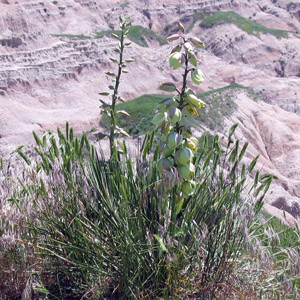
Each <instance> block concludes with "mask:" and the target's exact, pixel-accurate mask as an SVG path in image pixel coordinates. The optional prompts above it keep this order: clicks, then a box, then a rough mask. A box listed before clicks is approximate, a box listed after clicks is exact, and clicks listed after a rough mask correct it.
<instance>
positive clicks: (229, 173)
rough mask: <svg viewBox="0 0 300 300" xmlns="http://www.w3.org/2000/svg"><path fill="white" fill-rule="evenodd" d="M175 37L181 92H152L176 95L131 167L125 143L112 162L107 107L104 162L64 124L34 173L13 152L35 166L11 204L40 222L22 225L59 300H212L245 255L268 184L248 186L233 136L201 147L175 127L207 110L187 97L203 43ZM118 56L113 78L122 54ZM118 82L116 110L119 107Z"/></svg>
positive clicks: (45, 141)
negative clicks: (46, 264) (50, 272)
mask: <svg viewBox="0 0 300 300" xmlns="http://www.w3.org/2000/svg"><path fill="white" fill-rule="evenodd" d="M179 28H180V30H181V32H182V34H180V35H173V36H171V37H169V40H178V41H179V44H178V45H177V46H176V47H175V48H174V50H173V51H172V53H171V55H170V57H169V63H170V65H171V67H173V68H175V69H177V68H180V67H182V69H183V81H182V86H181V87H180V88H178V87H177V86H176V85H175V84H174V83H165V84H162V85H161V87H160V89H161V90H164V91H167V92H172V93H173V92H174V93H176V95H174V97H170V98H168V99H166V100H164V101H162V103H161V107H160V111H159V112H158V113H157V115H156V116H155V117H154V119H153V123H154V124H155V125H156V127H157V131H160V133H159V134H160V142H159V144H158V145H155V142H154V141H155V131H154V132H152V133H149V134H147V135H146V137H145V139H144V142H143V145H142V148H141V155H140V156H139V157H137V158H135V159H134V160H133V159H132V158H131V157H130V155H129V153H128V151H127V148H126V144H125V143H124V142H123V143H119V146H120V147H121V148H122V152H123V154H124V155H122V156H120V155H118V154H117V150H116V146H115V141H114V139H115V138H114V136H115V132H116V130H118V128H117V127H115V125H114V124H115V123H114V120H115V119H114V118H115V113H116V112H115V110H114V108H113V106H110V107H108V111H109V112H110V116H111V118H112V127H111V133H110V134H111V135H110V137H109V138H110V146H111V153H110V154H111V157H110V158H111V159H108V160H106V159H105V155H104V154H103V153H102V154H101V152H100V154H97V153H96V151H95V149H94V147H92V146H91V145H90V143H89V141H88V139H87V136H86V135H85V134H83V135H82V136H81V137H79V138H78V137H75V136H74V134H73V130H72V129H71V128H69V127H68V125H67V128H66V132H65V133H63V132H61V131H60V130H58V133H57V136H55V135H54V134H52V133H51V132H48V133H45V134H44V136H43V138H42V139H40V138H39V137H38V136H37V135H35V139H36V143H37V147H35V152H36V154H37V157H36V158H34V159H33V165H31V164H32V159H30V158H29V157H28V156H27V155H26V154H25V153H23V152H22V149H20V148H19V149H18V150H17V152H18V153H19V154H20V155H21V156H22V157H23V158H24V160H25V161H26V163H28V164H29V165H31V169H30V173H29V174H30V176H31V177H30V178H32V181H31V182H26V184H25V183H24V182H23V181H22V180H20V183H21V187H22V189H21V191H20V192H18V194H16V195H15V202H16V203H22V201H23V200H22V199H24V198H26V199H28V198H29V199H31V200H32V202H33V203H34V207H35V213H36V216H38V217H36V218H34V219H31V220H29V229H30V230H29V231H28V234H27V236H26V240H27V242H28V244H30V245H32V246H33V247H34V248H35V249H39V251H41V252H42V253H43V254H44V255H47V256H48V257H51V258H53V259H57V261H59V262H60V264H58V263H56V264H53V267H55V268H58V270H56V271H57V272H56V273H55V272H54V273H55V274H60V276H57V278H58V279H59V280H56V281H55V282H54V283H53V282H52V287H51V284H49V281H48V282H47V283H48V285H46V286H45V281H44V282H43V283H44V285H43V286H45V287H44V290H48V292H49V293H50V292H51V293H55V290H56V291H58V292H57V294H55V296H56V297H58V298H62V299H63V298H66V297H73V299H75V298H76V297H77V296H80V297H82V296H84V297H86V298H91V299H95V298H100V297H102V298H105V297H106V298H111V299H159V298H160V297H161V298H165V299H168V298H175V297H179V298H188V297H193V298H201V297H202V298H203V299H213V297H214V295H215V294H216V291H217V290H218V289H220V288H221V287H222V283H223V282H224V279H225V278H226V277H227V276H228V274H230V273H231V270H232V269H233V267H234V265H235V262H236V257H238V256H239V255H240V253H241V252H242V250H243V247H244V243H245V240H246V234H245V233H246V232H247V230H245V228H247V227H248V226H250V224H251V222H252V221H253V218H254V216H255V215H256V214H257V212H258V211H259V210H260V208H261V206H262V200H263V197H264V195H265V193H266V191H267V189H268V187H269V186H270V183H271V180H272V175H263V176H261V175H260V173H259V172H257V173H256V174H255V176H254V180H251V179H250V178H249V174H251V173H252V172H253V170H254V167H255V164H256V161H257V158H255V159H254V160H253V162H252V163H251V164H250V165H249V167H246V166H245V165H244V164H243V163H242V158H243V156H244V154H245V151H246V149H247V143H246V144H245V145H243V147H242V148H241V149H240V145H239V141H236V142H234V141H233V138H232V137H233V134H234V130H235V128H236V126H234V127H232V128H231V130H230V133H229V136H228V143H227V144H225V145H223V144H222V143H220V141H219V140H218V136H216V137H215V138H214V140H213V141H212V142H211V143H208V139H207V138H204V139H202V142H201V143H199V141H198V140H197V139H196V138H195V137H193V135H192V132H191V130H190V128H187V127H186V125H185V124H183V123H182V115H183V114H190V115H191V116H193V115H197V109H201V108H203V107H204V105H205V104H204V103H203V102H202V101H201V100H200V99H199V98H198V97H197V95H196V93H195V92H194V91H193V90H192V89H190V88H188V79H189V76H190V78H191V80H192V81H193V82H194V83H195V84H200V83H201V82H202V81H203V80H204V75H203V74H202V72H201V71H200V70H199V69H197V67H198V60H197V58H196V53H195V52H196V51H195V49H194V47H198V48H201V47H203V46H204V45H203V43H202V42H201V41H200V40H199V39H197V38H187V37H186V36H185V35H184V27H183V25H182V24H181V23H179ZM124 30H125V31H124V34H125V33H126V32H127V31H126V30H127V29H126V26H125V27H124ZM118 38H119V39H120V37H119V36H118ZM121 39H122V35H121ZM121 44H122V43H121V40H120V45H121ZM118 53H119V54H120V57H119V62H118V66H119V69H118V70H119V71H118V74H119V75H120V74H121V73H120V72H121V71H122V68H123V64H122V62H123V58H122V55H121V53H122V51H121V49H119V52H118ZM120 70H121V71H120ZM113 77H115V76H113ZM118 78H119V79H120V77H119V76H118V75H116V81H115V84H116V85H115V87H114V89H113V90H114V93H113V95H112V99H113V101H114V102H113V103H116V101H117V100H120V99H119V98H118V96H117V95H118V86H119V83H118V84H117V82H118V81H117V79H118ZM116 158H117V159H116ZM58 271H59V272H58ZM61 274H63V276H62V277H63V279H61ZM40 278H41V280H43V279H42V276H41V277H40ZM51 278H53V276H52V277H51ZM53 285H54V286H55V287H60V288H57V289H55V288H53ZM62 286H63V288H62ZM72 293H73V294H72Z"/></svg>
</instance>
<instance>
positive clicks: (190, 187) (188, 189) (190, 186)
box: [182, 180, 196, 198]
mask: <svg viewBox="0 0 300 300" xmlns="http://www.w3.org/2000/svg"><path fill="white" fill-rule="evenodd" d="M195 188H196V183H195V181H193V180H190V181H186V182H185V183H184V184H183V185H182V193H183V196H184V197H185V198H187V197H188V196H191V195H193V194H194V192H195Z"/></svg>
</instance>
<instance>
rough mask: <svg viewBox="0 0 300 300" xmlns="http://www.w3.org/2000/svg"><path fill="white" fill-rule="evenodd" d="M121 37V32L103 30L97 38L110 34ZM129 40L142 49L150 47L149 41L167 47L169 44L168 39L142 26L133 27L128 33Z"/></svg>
mask: <svg viewBox="0 0 300 300" xmlns="http://www.w3.org/2000/svg"><path fill="white" fill-rule="evenodd" d="M112 33H114V34H117V35H120V30H103V31H99V32H98V33H97V34H96V36H95V38H101V37H103V36H105V35H110V34H112ZM128 38H129V39H130V40H131V41H132V42H134V43H136V44H138V45H139V46H142V47H149V45H148V43H147V41H151V40H155V41H158V42H159V45H160V46H161V45H165V44H166V43H167V39H166V38H164V37H162V36H160V35H159V34H157V33H155V32H154V31H152V30H150V29H147V28H144V27H142V26H132V27H131V28H130V30H129V33H128Z"/></svg>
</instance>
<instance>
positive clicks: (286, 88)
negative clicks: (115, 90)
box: [0, 0, 300, 222]
mask: <svg viewBox="0 0 300 300" xmlns="http://www.w3.org/2000/svg"><path fill="white" fill-rule="evenodd" d="M120 15H124V16H125V15H128V16H130V17H131V19H132V23H133V25H134V27H133V29H132V32H131V34H130V36H129V38H130V39H131V40H132V42H133V43H132V44H131V46H130V53H128V56H132V57H134V58H135V63H133V64H131V65H130V66H129V70H130V71H131V72H130V73H129V74H126V76H124V77H123V82H122V86H121V92H122V96H123V98H125V99H126V100H130V99H133V98H136V97H138V96H140V95H143V94H153V93H158V92H157V87H158V86H159V84H161V83H162V82H163V81H173V80H175V81H176V80H177V81H179V80H180V71H176V72H174V71H172V70H171V69H170V68H169V66H168V63H167V57H168V54H169V52H170V50H171V49H172V44H168V43H167V42H166V37H167V36H169V35H170V34H172V33H174V32H175V31H176V29H177V25H176V24H177V21H178V20H180V21H181V22H182V23H183V24H184V25H185V27H186V28H188V30H187V31H188V32H187V33H188V34H191V35H194V36H198V37H199V38H201V39H202V40H203V41H204V42H205V44H206V49H205V50H204V51H201V53H199V54H200V57H201V68H202V70H203V72H204V74H205V75H206V81H205V82H204V83H203V85H201V86H200V88H198V90H197V91H198V92H207V91H212V95H215V97H213V98H210V99H227V100H228V99H229V100H230V101H229V100H228V101H229V102H228V101H227V102H226V101H225V104H226V105H225V106H222V107H220V109H219V111H218V113H219V115H218V116H217V117H216V118H215V120H214V122H213V123H209V122H207V123H204V124H203V126H202V129H203V130H211V131H215V132H218V133H219V134H220V135H221V136H223V135H225V134H226V131H227V130H228V128H229V126H230V125H231V124H233V123H236V122H238V123H239V127H238V130H237V137H238V138H240V139H241V140H242V141H243V142H244V141H246V140H248V141H249V142H250V147H249V153H248V159H250V158H253V157H255V156H256V155H257V154H260V167H261V168H263V169H264V170H265V171H266V172H271V173H273V174H275V175H276V176H277V177H278V179H277V180H276V181H274V184H273V186H272V188H271V189H270V193H269V196H268V202H269V205H266V209H267V210H268V211H270V212H272V213H274V214H277V215H280V212H279V209H284V210H285V211H286V212H288V214H287V215H288V216H289V220H290V222H292V220H293V218H294V219H296V220H298V221H300V159H299V158H300V105H299V102H300V90H299V87H300V51H299V49H300V2H299V1H298V0H294V2H290V1H285V0H272V1H271V0H190V1H179V0H166V1H160V0H139V1H134V0H128V1H126V0H125V1H108V0H94V1H88V0H55V1H54V0H51V1H50V0H39V1H34V0H32V1H30V0H0V148H1V152H2V153H4V154H7V153H9V152H10V151H12V150H13V149H14V148H15V147H16V146H17V145H20V144H26V143H27V144H28V143H30V142H32V131H33V130H34V131H37V132H42V131H43V130H47V129H55V128H56V127H57V126H64V124H65V122H66V121H69V122H70V123H71V125H72V126H74V128H75V129H76V130H78V131H83V130H90V129H92V128H96V129H97V130H99V131H100V130H101V128H100V127H99V126H100V125H99V118H100V109H99V95H98V93H99V92H100V91H102V90H105V89H106V87H107V85H108V84H109V78H108V77H107V76H106V75H105V74H104V72H105V71H108V70H110V69H111V68H113V65H112V64H111V63H110V60H109V57H110V56H112V55H113V47H114V46H115V40H114V39H112V38H111V37H110V36H109V34H108V33H109V32H110V31H111V30H115V29H118V23H119V16H120ZM224 87H225V88H224ZM216 89H218V90H217V91H215V90H216ZM208 100H209V99H208ZM146 101H147V100H146ZM229 105H231V108H230V110H228V107H227V106H229ZM212 106H213V104H212V103H209V101H208V103H207V110H208V111H209V110H210V109H211V107H212ZM222 115H223V117H220V116H222Z"/></svg>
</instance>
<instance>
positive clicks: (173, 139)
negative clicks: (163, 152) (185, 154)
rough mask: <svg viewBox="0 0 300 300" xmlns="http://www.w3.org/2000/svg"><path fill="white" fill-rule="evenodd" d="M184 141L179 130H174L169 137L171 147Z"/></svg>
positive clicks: (168, 141)
mask: <svg viewBox="0 0 300 300" xmlns="http://www.w3.org/2000/svg"><path fill="white" fill-rule="evenodd" d="M181 143H182V136H181V135H180V134H179V133H177V132H172V133H170V134H169V135H168V137H167V145H168V147H169V149H175V148H176V147H178V146H179V145H181Z"/></svg>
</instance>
